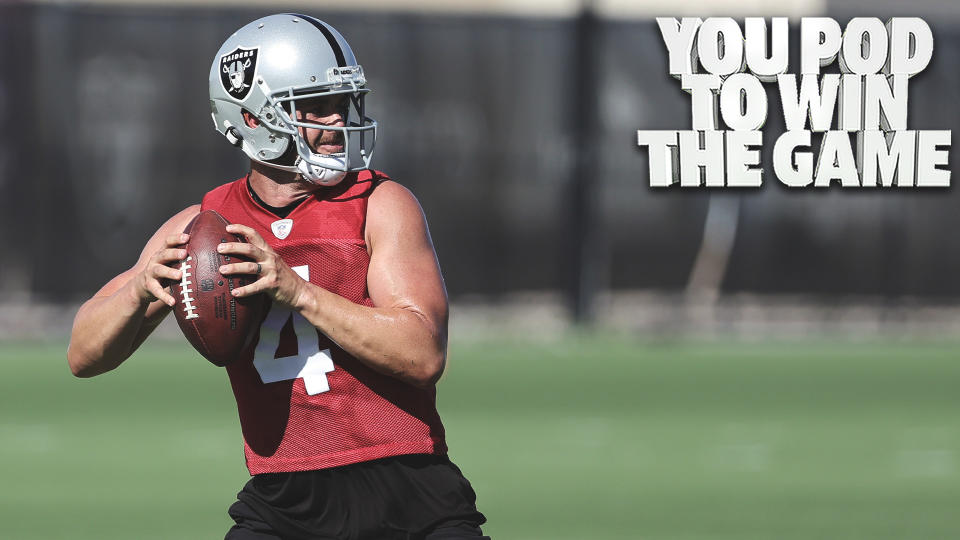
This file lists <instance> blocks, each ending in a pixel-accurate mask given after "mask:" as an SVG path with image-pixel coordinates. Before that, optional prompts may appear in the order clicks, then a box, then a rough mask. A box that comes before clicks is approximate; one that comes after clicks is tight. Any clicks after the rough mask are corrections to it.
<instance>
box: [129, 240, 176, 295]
mask: <svg viewBox="0 0 960 540" xmlns="http://www.w3.org/2000/svg"><path fill="white" fill-rule="evenodd" d="M188 240H190V235H189V234H184V233H180V234H172V235H170V236H167V238H166V239H165V240H164V245H163V247H162V248H160V249H159V250H157V252H156V253H154V254H153V256H152V257H150V260H149V262H148V263H147V266H146V268H144V269H143V270H142V271H140V272H139V273H137V275H136V276H135V277H134V278H133V287H134V290H135V292H136V295H137V298H139V299H140V302H141V304H149V303H151V302H153V301H154V300H160V301H161V302H163V303H164V304H166V305H168V306H171V307H173V305H174V304H175V303H176V299H175V298H174V297H173V296H171V295H170V293H169V292H167V289H166V288H165V287H164V286H163V283H162V281H163V280H166V279H172V280H179V279H180V278H181V272H180V270H179V269H177V268H173V267H171V266H170V265H171V264H174V263H179V262H180V261H182V260H183V259H185V258H186V257H187V250H186V249H183V248H182V247H179V246H183V245H185V244H186V243H187V241H188Z"/></svg>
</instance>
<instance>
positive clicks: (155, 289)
mask: <svg viewBox="0 0 960 540" xmlns="http://www.w3.org/2000/svg"><path fill="white" fill-rule="evenodd" d="M147 290H148V291H150V294H152V295H153V296H155V297H156V298H157V300H160V301H161V302H163V303H164V304H166V305H168V306H170V307H173V305H174V304H176V303H177V301H176V300H175V299H174V298H173V296H170V293H168V292H167V290H166V289H164V288H163V287H161V286H160V283H159V282H158V281H151V282H150V283H148V284H147Z"/></svg>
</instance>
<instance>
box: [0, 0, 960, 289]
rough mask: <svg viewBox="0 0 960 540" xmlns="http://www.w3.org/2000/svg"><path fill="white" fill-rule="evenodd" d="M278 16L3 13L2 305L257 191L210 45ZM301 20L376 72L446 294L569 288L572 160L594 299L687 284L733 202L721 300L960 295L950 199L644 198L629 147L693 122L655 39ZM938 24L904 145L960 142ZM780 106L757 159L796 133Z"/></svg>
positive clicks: (506, 26) (599, 29)
mask: <svg viewBox="0 0 960 540" xmlns="http://www.w3.org/2000/svg"><path fill="white" fill-rule="evenodd" d="M276 10H279V8H276ZM265 14H267V12H266V11H263V10H257V11H253V10H231V11H216V10H212V9H209V8H207V9H191V8H182V9H169V8H164V9H160V8H141V7H94V6H86V7H78V6H66V5H43V6H37V5H25V4H7V5H2V6H0V68H2V69H0V125H2V126H3V128H4V129H2V130H0V220H2V229H0V235H2V236H0V242H2V245H3V246H4V256H3V264H2V270H0V272H2V278H0V290H2V291H3V292H4V293H5V295H6V296H7V297H8V298H10V297H17V296H20V297H28V298H31V299H35V300H42V301H54V302H56V301H74V300H77V299H80V298H83V297H85V296H87V295H89V294H90V293H91V292H92V291H93V290H95V289H96V288H97V287H99V286H100V285H101V284H102V283H103V282H104V281H105V280H106V278H107V277H109V276H112V275H114V274H115V273H117V272H119V271H121V270H123V269H124V268H127V267H129V266H130V265H132V264H133V263H134V261H135V260H136V257H137V255H138V253H139V249H140V248H141V246H142V245H143V243H144V241H145V240H146V239H147V238H148V237H149V235H150V234H151V233H152V231H153V230H155V229H156V227H157V226H158V225H159V224H160V223H162V222H163V221H164V220H165V219H166V218H167V217H169V216H170V215H172V214H173V213H175V212H176V211H178V210H180V209H182V208H184V207H185V206H187V205H188V204H191V203H193V202H196V201H198V200H199V198H200V197H201V195H202V194H203V193H204V192H205V191H207V190H208V189H210V188H211V187H213V186H216V185H219V184H221V183H224V182H226V181H229V180H232V179H234V178H237V177H240V176H242V175H243V174H244V173H245V172H246V167H247V164H246V160H245V158H244V157H243V156H242V154H240V153H239V152H238V151H237V150H235V149H234V148H232V147H231V146H229V145H228V144H227V143H226V142H225V141H224V140H223V139H222V137H221V136H220V135H218V134H217V133H216V132H215V131H214V130H213V127H212V122H211V120H210V114H209V105H208V100H207V73H208V70H209V66H210V62H211V60H212V57H213V54H214V53H215V52H216V50H217V48H218V47H219V45H220V43H222V41H223V40H224V39H225V38H226V37H227V36H228V35H229V34H230V33H231V32H232V31H234V30H235V29H236V28H239V27H240V26H241V25H243V24H245V23H246V22H248V21H250V20H252V19H254V18H256V17H259V16H262V15H265ZM311 14H312V15H315V16H318V17H320V18H322V19H324V20H326V21H328V22H330V23H331V24H333V25H334V26H336V27H337V28H338V29H339V30H341V32H342V33H343V34H344V35H345V36H346V37H347V39H348V40H349V41H350V43H351V45H352V46H353V49H354V51H355V53H356V54H357V57H358V59H359V60H360V62H361V63H362V64H363V66H364V69H365V71H366V73H367V75H368V78H369V86H370V87H371V88H372V89H373V92H372V94H371V95H370V97H369V98H368V108H369V110H370V112H371V115H372V116H374V117H375V118H377V119H378V121H379V122H380V123H381V126H382V130H381V133H380V136H381V138H380V139H379V140H378V144H377V153H376V157H375V160H374V164H375V166H376V167H377V168H378V169H381V170H384V171H385V172H387V173H388V174H390V175H391V176H392V177H394V178H395V179H396V180H398V181H400V182H402V183H403V184H405V185H407V186H408V187H410V188H411V189H412V190H413V191H414V192H415V193H416V194H417V196H418V197H419V199H420V201H421V204H422V205H423V207H424V209H425V211H426V213H427V216H428V219H429V221H430V225H431V230H432V234H433V238H434V242H435V244H436V247H437V251H438V253H439V256H440V259H441V264H442V266H443V269H444V274H445V276H446V280H447V286H448V289H449V291H450V293H451V295H452V296H453V297H454V298H457V297H462V296H463V295H469V294H482V295H492V296H496V295H499V294H503V293H509V292H511V291H517V290H543V289H548V290H560V289H564V288H566V287H567V285H568V284H569V282H570V279H571V278H570V276H571V275H573V272H572V268H573V266H575V265H576V264H577V256H576V253H577V249H576V247H577V246H576V238H575V236H576V235H575V234H573V233H571V231H576V227H577V226H578V225H577V224H576V223H573V224H572V223H571V219H573V218H572V217H571V216H572V212H571V206H570V204H569V200H568V194H570V193H575V192H576V191H575V190H572V189H571V187H572V186H571V182H572V181H573V178H574V175H573V174H572V171H574V170H575V169H574V168H575V167H576V165H577V159H578V154H580V156H579V157H582V158H583V159H584V160H585V161H584V162H583V163H585V164H586V165H585V167H584V169H583V170H586V171H589V173H588V174H591V175H594V176H593V177H592V182H591V183H590V185H591V186H592V188H591V190H592V195H593V197H595V199H594V200H595V201H596V206H595V208H596V209H597V212H596V213H595V215H596V216H597V219H596V221H595V222H594V223H593V224H592V225H591V227H592V230H593V231H594V234H592V236H591V238H593V239H594V242H595V246H594V249H592V250H591V252H592V253H593V263H594V264H595V267H594V268H595V270H596V275H597V276H598V277H597V280H598V282H597V285H598V286H599V287H600V288H613V289H635V288H653V289H663V290H679V289H682V288H684V287H685V286H686V284H687V282H688V279H689V277H690V273H691V269H692V266H693V263H694V259H695V257H696V255H697V252H698V250H699V248H700V243H701V237H702V234H703V226H704V220H705V217H706V213H707V208H708V203H709V201H710V198H711V197H726V198H732V199H735V200H736V202H737V204H738V206H739V209H740V211H739V217H738V228H737V233H736V238H735V241H734V247H733V251H732V255H731V258H730V262H729V267H728V269H727V271H726V273H725V277H724V279H723V282H722V287H721V290H722V291H725V292H735V291H755V292H777V293H807V294H814V295H824V296H828V295H829V296H833V295H846V294H869V295H882V296H888V297H896V296H900V295H919V296H926V297H929V299H931V300H935V299H939V298H943V297H956V296H957V295H960V284H958V280H956V279H954V276H955V275H957V274H958V273H960V242H957V241H954V240H953V238H952V237H953V231H954V230H955V229H957V228H958V227H960V217H958V212H957V211H956V208H958V207H960V195H958V194H957V193H956V191H955V190H953V189H937V190H926V191H902V190H901V191H897V190H883V191H841V190H839V189H836V188H834V189H830V190H824V191H817V192H813V191H789V190H787V189H786V188H784V187H782V186H780V185H778V184H777V183H776V182H774V181H772V176H771V174H770V172H769V171H768V172H767V173H766V176H767V178H768V180H767V181H766V185H765V187H763V188H762V189H759V190H753V191H737V192H728V191H707V190H693V191H687V190H684V191H680V190H677V189H669V190H652V189H650V188H649V187H647V172H646V168H647V160H646V154H645V151H641V150H640V149H639V148H638V147H637V146H636V130H638V129H686V128H688V126H689V125H690V113H689V98H688V97H687V95H686V94H685V93H684V92H682V91H681V90H680V88H679V84H678V82H677V81H676V80H674V79H672V78H670V77H669V76H668V75H667V68H666V62H667V59H666V50H665V48H664V46H663V43H662V40H661V38H660V34H659V31H658V30H657V27H656V25H655V23H654V22H653V21H652V20H649V21H631V22H621V21H611V20H599V21H596V22H595V23H594V25H593V27H592V28H593V30H594V32H593V33H592V34H591V38H590V39H592V41H591V44H592V49H591V50H592V51H593V52H592V53H591V55H590V57H589V59H588V60H589V61H590V62H592V64H591V65H590V69H589V70H586V71H584V69H583V61H582V58H581V61H579V62H578V61H577V60H576V59H577V50H578V47H579V46H581V45H582V43H583V39H582V37H583V35H582V33H581V34H579V35H580V37H581V39H579V40H578V38H577V36H578V32H577V21H576V20H575V19H524V18H498V17H480V16H452V15H447V16H434V15H426V14H417V15H414V14H397V13H367V12H363V13H359V12H358V13H343V12H331V13H324V12H322V11H314V12H311ZM871 15H881V14H871ZM928 22H929V23H930V24H931V26H932V27H933V31H934V39H935V51H934V57H933V62H932V64H931V66H930V67H929V68H928V69H927V70H926V71H925V72H924V73H922V74H921V75H919V76H917V77H915V78H914V79H912V80H911V85H910V94H911V101H910V118H909V123H910V128H911V129H954V130H955V129H956V128H957V127H958V123H960V100H958V95H957V94H958V89H960V81H958V80H957V79H958V78H960V72H958V70H957V65H958V60H960V29H958V28H957V27H955V26H951V25H944V24H941V23H939V22H938V21H936V20H929V21H928ZM792 65H796V64H792ZM584 76H587V77H590V82H589V84H587V85H583V86H581V87H580V90H579V91H578V87H577V84H576V81H577V79H578V77H584ZM583 88H588V89H589V91H588V92H587V94H583ZM771 95H772V93H771ZM590 100H592V101H590ZM591 103H592V104H595V105H596V106H592V105H591ZM770 105H771V106H770V115H769V117H768V122H767V125H766V127H765V130H766V132H765V138H766V140H767V142H769V143H771V144H769V145H767V148H766V149H765V151H764V154H763V161H764V162H765V163H769V162H770V159H771V158H770V152H771V150H770V148H771V147H772V141H773V140H774V138H775V137H776V136H777V134H778V133H779V131H780V130H782V129H783V119H782V116H779V115H778V113H777V110H778V106H777V104H775V103H774V102H773V101H771V104H770ZM591 110H592V111H595V113H594V114H591V115H590V116H591V117H592V118H585V117H584V115H585V114H589V111H591ZM591 126H592V127H591ZM581 129H584V130H587V131H586V133H588V134H589V144H585V143H584V137H583V136H582V134H583V132H580V131H579V130H581ZM584 153H586V154H584ZM953 161H954V159H953V152H951V162H953ZM954 181H957V179H954ZM588 215H589V214H588Z"/></svg>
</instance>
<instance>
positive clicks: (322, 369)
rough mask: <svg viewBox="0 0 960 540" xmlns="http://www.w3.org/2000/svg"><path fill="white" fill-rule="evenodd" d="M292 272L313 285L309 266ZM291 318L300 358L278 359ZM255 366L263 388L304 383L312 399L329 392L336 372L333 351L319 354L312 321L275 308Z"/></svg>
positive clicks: (264, 328) (263, 328) (264, 327)
mask: <svg viewBox="0 0 960 540" xmlns="http://www.w3.org/2000/svg"><path fill="white" fill-rule="evenodd" d="M293 271H294V272H296V273H297V274H299V275H300V277H302V278H303V279H305V280H307V281H310V269H309V268H308V267H307V265H303V266H294V267H293ZM291 317H293V330H294V335H295V337H296V340H297V354H296V355H295V356H284V357H282V358H275V356H276V355H277V349H278V348H279V346H280V331H281V330H283V327H284V326H285V325H286V324H287V321H289V320H290V318H291ZM253 366H254V367H255V368H256V369H257V372H258V373H259V374H260V380H262V381H263V382H264V384H266V383H272V382H278V381H288V380H290V379H303V386H304V387H305V388H306V390H307V394H308V395H311V396H313V395H316V394H321V393H323V392H326V391H328V390H330V383H329V381H327V373H330V372H331V371H333V370H334V366H333V358H331V357H330V349H324V350H322V351H321V350H320V339H319V336H318V335H317V329H316V328H314V326H313V325H312V324H310V321H308V320H306V319H305V318H303V316H302V315H300V314H299V313H295V312H294V311H292V310H290V309H289V308H286V307H278V306H276V305H274V306H272V307H271V308H270V313H268V314H267V318H266V319H264V321H263V324H262V325H261V326H260V343H258V344H257V349H256V351H255V352H254V354H253Z"/></svg>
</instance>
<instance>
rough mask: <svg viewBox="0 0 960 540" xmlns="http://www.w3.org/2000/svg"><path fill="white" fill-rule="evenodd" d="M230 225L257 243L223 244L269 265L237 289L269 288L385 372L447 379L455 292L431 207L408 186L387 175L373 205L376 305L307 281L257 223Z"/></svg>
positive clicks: (423, 380)
mask: <svg viewBox="0 0 960 540" xmlns="http://www.w3.org/2000/svg"><path fill="white" fill-rule="evenodd" d="M227 230H228V231H230V232H234V233H239V234H243V235H244V236H246V237H247V239H248V240H249V241H250V243H249V244H244V243H227V244H221V245H220V247H221V250H222V251H223V252H225V253H236V254H242V255H247V256H249V257H251V258H253V259H254V260H256V261H258V262H259V263H260V265H261V276H260V279H258V280H257V281H256V282H254V283H252V284H250V285H247V286H246V287H242V288H238V289H236V290H235V292H234V294H236V295H238V296H248V295H250V294H255V293H257V292H266V293H267V294H269V295H270V296H271V298H273V300H274V301H275V302H278V303H280V304H283V305H287V306H290V307H292V308H293V309H295V310H297V311H298V312H299V313H300V314H301V315H303V316H304V317H305V318H306V319H307V320H308V321H310V323H311V324H313V325H314V326H316V327H317V328H319V329H320V330H321V331H322V332H323V333H324V334H326V335H327V336H329V337H330V339H332V340H333V341H334V342H336V343H337V344H338V345H339V346H341V347H343V349H344V350H345V351H347V352H348V353H350V354H351V355H353V356H354V357H356V358H357V359H359V360H360V361H361V362H363V363H365V364H367V365H368V366H370V367H372V368H373V369H375V370H377V371H379V372H381V373H384V374H387V375H390V376H392V377H396V378H398V379H401V380H403V381H406V382H408V383H410V384H413V385H416V386H420V387H427V386H430V385H432V384H434V383H435V382H436V381H437V379H439V378H440V375H441V374H442V373H443V369H444V366H445V364H446V355H447V291H446V288H445V286H444V284H443V277H442V276H441V274H440V265H439V264H438V263H437V256H436V253H435V252H434V249H433V241H432V240H431V239H430V232H429V231H428V229H427V223H426V219H425V218H424V216H423V211H422V210H421V209H420V205H419V203H418V202H417V200H416V198H415V197H414V196H413V194H412V193H410V191H408V190H407V189H406V188H404V187H403V186H401V185H399V184H397V183H394V182H384V183H382V184H380V185H379V186H378V187H377V188H376V189H375V190H374V192H373V194H371V195H370V200H369V201H368V204H367V224H366V242H367V247H368V249H369V250H370V266H369V268H368V271H367V290H368V291H369V293H370V298H371V299H372V300H373V303H374V307H368V306H362V305H359V304H355V303H353V302H351V301H350V300H347V299H346V298H343V297H342V296H339V295H337V294H334V293H332V292H330V291H327V290H325V289H323V288H321V287H318V286H316V285H313V284H311V283H309V282H307V281H304V280H303V279H301V278H300V276H298V275H297V274H296V273H295V272H293V271H292V270H291V269H290V267H289V266H287V264H286V263H285V262H283V260H282V259H280V257H279V256H278V255H277V254H276V253H275V252H274V251H273V250H272V249H271V248H270V247H269V246H268V245H267V244H266V242H265V241H264V240H263V238H261V237H260V236H259V235H258V234H257V233H256V232H255V231H254V230H253V229H251V228H249V227H245V226H242V225H236V224H234V225H228V226H227ZM256 265H257V263H250V262H244V263H234V264H230V265H226V266H224V267H223V268H222V270H221V271H223V272H224V273H245V274H252V273H255V272H256Z"/></svg>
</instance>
